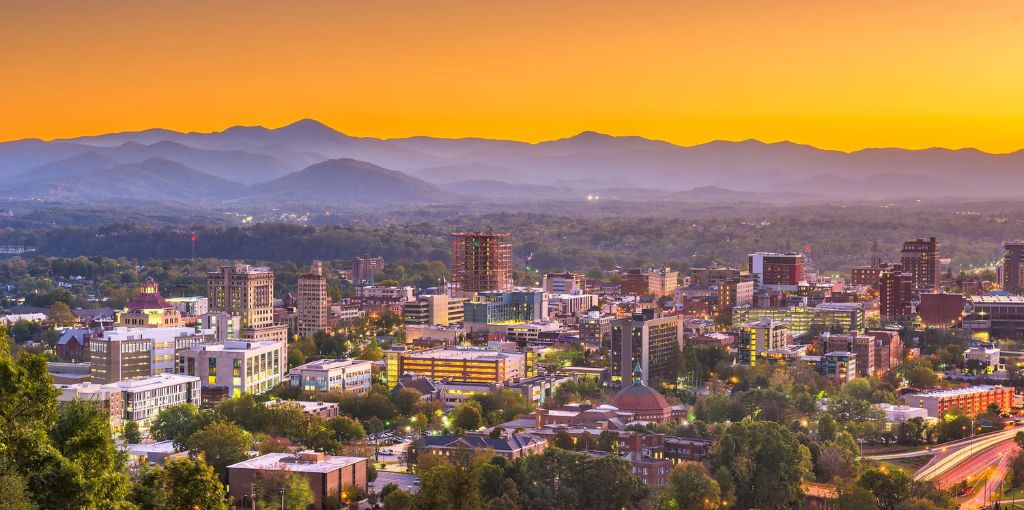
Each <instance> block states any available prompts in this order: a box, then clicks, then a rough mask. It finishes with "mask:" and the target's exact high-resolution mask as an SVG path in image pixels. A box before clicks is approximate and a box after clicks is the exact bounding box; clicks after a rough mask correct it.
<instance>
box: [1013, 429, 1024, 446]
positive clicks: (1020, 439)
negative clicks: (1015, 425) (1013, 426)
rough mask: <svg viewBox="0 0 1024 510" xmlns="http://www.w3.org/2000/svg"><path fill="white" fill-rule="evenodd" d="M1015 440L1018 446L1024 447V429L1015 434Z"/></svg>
mask: <svg viewBox="0 0 1024 510" xmlns="http://www.w3.org/2000/svg"><path fill="white" fill-rule="evenodd" d="M1013 442H1014V443H1017V447H1018V448H1022V449H1024V431H1021V432H1018V433H1017V434H1015V435H1014V436H1013Z"/></svg>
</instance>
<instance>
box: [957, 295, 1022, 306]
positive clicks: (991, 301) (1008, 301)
mask: <svg viewBox="0 0 1024 510" xmlns="http://www.w3.org/2000/svg"><path fill="white" fill-rule="evenodd" d="M970 300H971V302H972V303H981V304H985V305H999V304H1005V305H1024V296H971V297H970Z"/></svg>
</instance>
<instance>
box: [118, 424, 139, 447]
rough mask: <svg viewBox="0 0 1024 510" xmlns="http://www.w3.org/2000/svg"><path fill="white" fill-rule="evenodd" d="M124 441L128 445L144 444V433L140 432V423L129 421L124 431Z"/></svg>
mask: <svg viewBox="0 0 1024 510" xmlns="http://www.w3.org/2000/svg"><path fill="white" fill-rule="evenodd" d="M122 434H123V435H124V440H125V442H126V443H128V444H139V443H141V442H142V433H141V432H139V423H138V422H136V421H135V420H128V421H127V422H126V423H125V424H124V430H123V431H122Z"/></svg>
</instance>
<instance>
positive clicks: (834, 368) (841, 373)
mask: <svg viewBox="0 0 1024 510" xmlns="http://www.w3.org/2000/svg"><path fill="white" fill-rule="evenodd" d="M817 368H818V373H819V374H821V375H823V376H825V377H827V378H829V379H832V380H833V381H835V382H836V383H837V384H842V383H845V382H848V381H852V380H853V379H856V378H857V355H856V354H854V353H852V352H846V351H838V352H827V353H825V354H824V355H822V356H821V357H820V358H819V359H818V366H817Z"/></svg>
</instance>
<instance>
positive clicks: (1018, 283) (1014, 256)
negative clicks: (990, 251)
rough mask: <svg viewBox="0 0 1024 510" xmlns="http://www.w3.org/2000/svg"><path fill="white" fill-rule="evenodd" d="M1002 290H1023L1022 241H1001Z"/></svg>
mask: <svg viewBox="0 0 1024 510" xmlns="http://www.w3.org/2000/svg"><path fill="white" fill-rule="evenodd" d="M1002 275H1003V278H1002V282H1001V283H1002V285H1003V290H1005V291H1008V292H1012V293H1014V294H1020V293H1022V292H1024V241H1007V242H1005V243H1003V271H1002Z"/></svg>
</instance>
